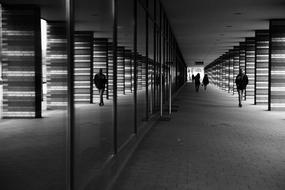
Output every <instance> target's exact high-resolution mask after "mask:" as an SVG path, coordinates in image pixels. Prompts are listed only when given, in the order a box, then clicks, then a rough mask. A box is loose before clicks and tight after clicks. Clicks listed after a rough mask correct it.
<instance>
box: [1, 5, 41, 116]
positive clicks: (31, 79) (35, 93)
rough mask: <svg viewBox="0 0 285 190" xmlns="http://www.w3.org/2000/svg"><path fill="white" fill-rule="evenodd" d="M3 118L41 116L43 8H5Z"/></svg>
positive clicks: (17, 6) (3, 9) (3, 15)
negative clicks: (41, 19)
mask: <svg viewBox="0 0 285 190" xmlns="http://www.w3.org/2000/svg"><path fill="white" fill-rule="evenodd" d="M1 20H2V22H3V24H2V27H3V28H2V30H3V34H2V41H3V42H4V43H3V44H2V53H1V54H2V57H1V59H2V60H1V61H2V67H3V71H2V72H3V117H6V118H9V117H41V100H42V90H41V87H42V71H41V40H40V39H41V34H40V31H41V30H40V27H41V22H40V9H39V8H38V7H35V6H25V5H14V6H7V5H5V6H3V7H2V19H1Z"/></svg>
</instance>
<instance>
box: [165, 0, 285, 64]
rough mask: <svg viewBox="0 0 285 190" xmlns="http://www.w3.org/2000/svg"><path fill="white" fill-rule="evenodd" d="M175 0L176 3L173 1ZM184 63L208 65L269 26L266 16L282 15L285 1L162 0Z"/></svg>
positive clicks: (283, 16)
mask: <svg viewBox="0 0 285 190" xmlns="http://www.w3.org/2000/svg"><path fill="white" fill-rule="evenodd" d="M174 2H175V3H174ZM162 3H163V5H164V8H165V10H166V13H167V15H168V17H169V20H170V23H171V26H172V28H173V31H174V33H175V36H176V38H177V41H178V43H179V46H180V48H181V50H182V53H183V55H184V58H185V60H186V62H187V65H189V66H191V65H194V63H195V61H204V64H205V65H207V64H209V63H210V62H212V61H213V60H215V59H216V58H218V57H219V56H220V55H222V54H223V53H225V52H226V51H227V50H229V49H231V48H232V47H233V46H235V45H238V44H239V42H241V41H244V38H245V37H253V36H254V30H257V29H269V22H268V20H269V19H272V18H285V1H284V0H179V1H173V0H162Z"/></svg>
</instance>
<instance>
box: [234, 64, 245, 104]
mask: <svg viewBox="0 0 285 190" xmlns="http://www.w3.org/2000/svg"><path fill="white" fill-rule="evenodd" d="M235 83H236V86H237V91H238V106H239V107H242V104H241V101H242V97H243V92H244V91H245V90H246V86H247V84H248V77H247V75H246V74H244V73H243V70H242V69H239V74H238V75H237V76H236V80H235Z"/></svg>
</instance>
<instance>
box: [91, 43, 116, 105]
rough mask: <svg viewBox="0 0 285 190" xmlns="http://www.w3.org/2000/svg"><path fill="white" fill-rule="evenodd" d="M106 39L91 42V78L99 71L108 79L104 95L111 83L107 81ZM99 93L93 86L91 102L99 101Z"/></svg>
mask: <svg viewBox="0 0 285 190" xmlns="http://www.w3.org/2000/svg"><path fill="white" fill-rule="evenodd" d="M107 66H108V39H107V38H95V39H94V42H93V77H94V75H95V74H97V73H99V69H102V70H103V73H104V74H105V75H106V77H107V78H108V84H107V86H106V89H107V90H105V92H104V94H106V95H107V98H108V92H109V84H110V82H112V81H109V80H110V78H111V77H109V75H108V71H109V69H108V67H107ZM99 98H100V96H99V92H98V89H97V88H96V87H95V85H93V101H96V102H98V101H99Z"/></svg>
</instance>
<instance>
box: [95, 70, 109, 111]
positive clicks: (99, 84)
mask: <svg viewBox="0 0 285 190" xmlns="http://www.w3.org/2000/svg"><path fill="white" fill-rule="evenodd" d="M93 80H94V84H95V86H96V88H97V89H98V90H99V95H100V103H99V106H104V101H103V94H104V90H105V85H106V83H107V79H106V76H105V75H104V74H103V70H102V69H99V73H97V74H96V75H95V76H94V79H93Z"/></svg>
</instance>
